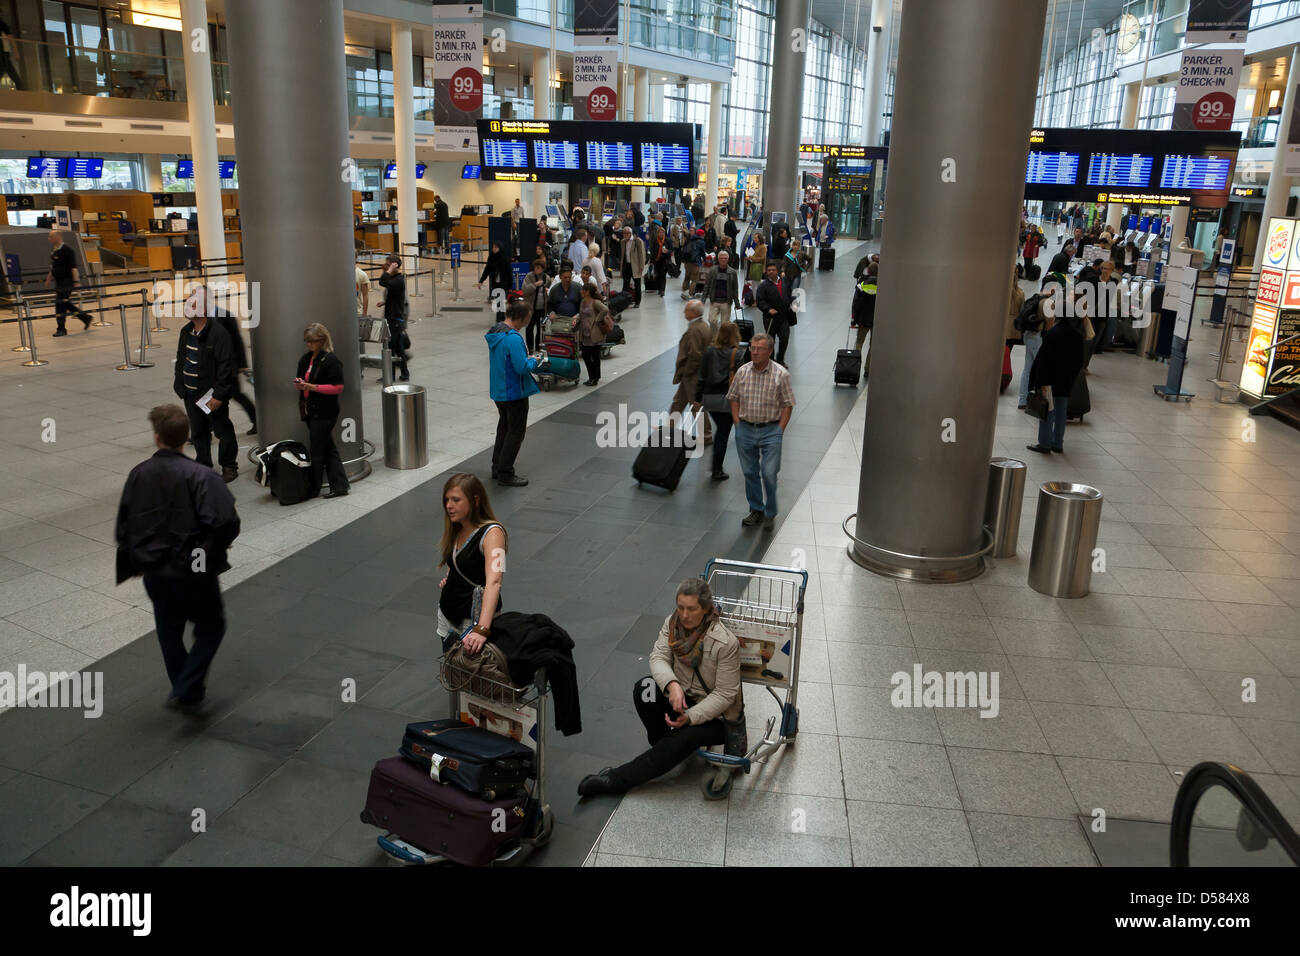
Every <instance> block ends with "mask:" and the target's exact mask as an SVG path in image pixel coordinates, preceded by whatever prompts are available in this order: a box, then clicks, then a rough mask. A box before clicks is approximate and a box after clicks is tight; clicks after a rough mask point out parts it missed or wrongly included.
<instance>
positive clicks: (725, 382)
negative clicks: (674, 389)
mask: <svg viewBox="0 0 1300 956" xmlns="http://www.w3.org/2000/svg"><path fill="white" fill-rule="evenodd" d="M746 321H747V320H746ZM737 325H738V323H735V322H724V323H722V325H720V326H719V327H718V331H717V334H716V335H714V337H713V344H712V345H711V346H709V348H708V349H706V350H705V352H704V357H703V358H702V359H701V361H700V373H699V379H698V381H697V383H696V386H695V397H696V398H697V399H698V405H697V406H696V407H697V408H701V409H703V410H704V411H706V412H708V413H709V417H710V418H711V419H713V428H714V432H713V472H712V474H711V475H710V477H711V478H712V479H713V480H714V481H726V480H727V478H729V477H730V476H729V475H728V474H727V473H726V472H725V471H723V470H722V463H723V460H724V459H725V458H726V456H727V439H728V438H729V437H730V436H731V427H732V425H733V424H734V422H732V420H731V403H730V402H728V401H727V391H728V390H729V389H730V388H731V382H732V379H734V378H735V377H736V369H738V368H740V367H741V366H742V365H744V364H745V363H746V362H748V361H749V349H748V347H747V346H746V345H745V344H743V343H742V342H741V340H740V329H739V328H738V327H737ZM750 325H751V328H750V330H751V332H752V331H753V323H751V324H750Z"/></svg>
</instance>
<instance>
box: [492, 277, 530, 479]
mask: <svg viewBox="0 0 1300 956" xmlns="http://www.w3.org/2000/svg"><path fill="white" fill-rule="evenodd" d="M532 317H533V310H532V306H530V305H529V304H528V303H527V302H525V301H524V300H523V299H514V300H512V301H511V302H510V303H509V304H508V305H506V319H505V321H504V322H498V323H497V324H496V325H494V326H493V327H492V329H491V330H490V331H489V332H488V333H487V335H485V336H484V338H485V339H486V340H487V344H488V361H489V367H488V370H489V381H490V389H491V393H490V394H491V396H492V401H494V402H495V403H496V406H497V438H496V444H494V445H493V446H492V477H493V478H495V479H496V483H497V484H498V485H501V486H502V487H505V488H522V487H523V486H524V485H526V484H528V479H527V478H525V477H523V476H522V475H517V474H515V458H516V457H518V455H519V448H520V446H521V445H522V444H523V443H524V432H525V431H526V430H527V428H528V396H529V395H536V394H537V393H538V392H539V391H541V390H540V389H539V388H538V387H537V383H536V382H535V381H533V375H532V373H533V372H535V371H536V370H537V359H535V358H532V357H530V356H529V355H528V352H527V349H526V347H525V345H524V337H523V335H522V334H521V333H522V330H523V329H524V327H525V326H527V325H528V323H529V321H531V319H532Z"/></svg>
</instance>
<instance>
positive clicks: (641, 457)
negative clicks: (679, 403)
mask: <svg viewBox="0 0 1300 956" xmlns="http://www.w3.org/2000/svg"><path fill="white" fill-rule="evenodd" d="M698 422H699V416H695V418H694V419H693V420H692V419H691V418H690V416H689V414H687V415H683V416H682V427H681V428H673V427H672V426H671V425H669V426H667V427H665V428H663V429H662V430H661V431H660V432H659V433H658V438H657V444H650V445H646V446H645V447H644V448H642V449H641V450H640V451H639V452H637V456H636V460H635V461H634V462H632V477H633V478H635V479H636V483H637V484H638V485H641V484H647V485H655V486H656V487H659V488H665V489H667V490H668V491H674V490H676V488H677V484H678V482H680V481H681V480H682V472H683V471H685V470H686V452H687V448H686V434H684V433H688V432H689V431H690V430H691V429H693V428H694V426H695V424H697V423H698Z"/></svg>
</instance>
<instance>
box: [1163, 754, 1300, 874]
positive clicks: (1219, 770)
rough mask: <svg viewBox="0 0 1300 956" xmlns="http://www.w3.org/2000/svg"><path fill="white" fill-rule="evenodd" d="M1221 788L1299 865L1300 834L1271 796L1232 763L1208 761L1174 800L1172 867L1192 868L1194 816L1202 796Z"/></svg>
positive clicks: (1191, 773) (1189, 774)
mask: <svg viewBox="0 0 1300 956" xmlns="http://www.w3.org/2000/svg"><path fill="white" fill-rule="evenodd" d="M1216 784H1217V785H1220V786H1223V787H1224V788H1226V789H1227V790H1229V791H1230V792H1231V793H1232V795H1233V796H1235V797H1236V798H1237V799H1238V800H1239V801H1241V804H1242V805H1243V806H1245V807H1246V808H1247V809H1248V810H1250V812H1251V813H1253V814H1254V815H1255V819H1257V820H1258V821H1259V822H1260V823H1261V824H1263V826H1264V827H1265V828H1267V830H1268V832H1269V836H1271V837H1273V838H1274V839H1275V840H1277V842H1278V843H1279V844H1280V845H1281V846H1282V849H1283V850H1285V851H1286V854H1287V856H1289V857H1291V861H1292V862H1293V863H1295V864H1296V865H1297V866H1300V834H1297V833H1296V832H1295V830H1293V829H1292V828H1291V824H1289V823H1287V821H1286V817H1284V816H1282V814H1281V812H1280V811H1279V810H1278V808H1277V806H1276V805H1275V804H1274V803H1273V801H1272V800H1270V799H1269V797H1268V794H1266V793H1264V791H1263V790H1261V789H1260V786H1259V784H1257V783H1256V782H1255V781H1254V780H1252V779H1251V778H1250V775H1249V774H1248V773H1246V772H1245V771H1244V770H1242V769H1241V768H1240V767H1234V766H1233V765H1232V764H1227V763H1217V762H1215V761H1206V762H1204V763H1198V764H1197V765H1196V766H1195V767H1193V768H1192V769H1191V770H1189V771H1187V776H1186V777H1184V778H1183V782H1182V784H1181V785H1180V786H1179V788H1178V796H1177V797H1175V798H1174V813H1173V822H1172V825H1171V826H1170V828H1169V865H1170V866H1174V867H1187V866H1189V865H1190V864H1189V862H1188V857H1189V849H1190V847H1189V843H1190V840H1191V834H1192V817H1193V816H1194V814H1195V811H1196V803H1197V801H1198V800H1200V798H1201V794H1203V793H1205V791H1207V790H1209V789H1210V787H1213V786H1215V785H1216Z"/></svg>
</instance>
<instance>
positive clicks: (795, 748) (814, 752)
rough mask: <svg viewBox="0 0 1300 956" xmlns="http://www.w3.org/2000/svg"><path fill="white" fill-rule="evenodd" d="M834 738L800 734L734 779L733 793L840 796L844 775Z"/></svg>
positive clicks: (841, 794)
mask: <svg viewBox="0 0 1300 956" xmlns="http://www.w3.org/2000/svg"><path fill="white" fill-rule="evenodd" d="M837 739H838V738H836V737H831V736H827V735H823V734H806V733H803V732H802V731H801V732H800V733H799V735H798V736H797V737H796V738H795V741H794V744H793V745H788V746H785V747H782V748H781V749H780V750H778V751H777V752H776V753H774V754H772V755H771V756H770V757H768V758H767V760H766V761H764V762H763V763H761V764H759V765H758V766H756V767H755V768H754V769H753V770H752V771H751V772H750V773H748V774H741V775H739V776H737V777H736V782H735V785H734V787H735V790H767V791H771V792H773V793H793V794H809V795H811V796H815V797H843V795H844V786H845V784H844V775H843V770H842V767H841V764H840V748H839V746H838V743H837Z"/></svg>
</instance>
